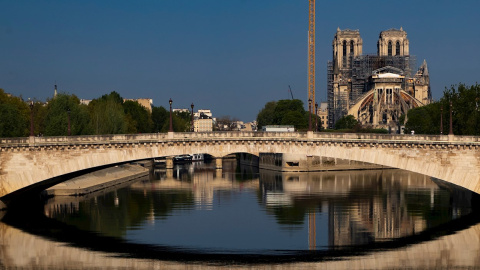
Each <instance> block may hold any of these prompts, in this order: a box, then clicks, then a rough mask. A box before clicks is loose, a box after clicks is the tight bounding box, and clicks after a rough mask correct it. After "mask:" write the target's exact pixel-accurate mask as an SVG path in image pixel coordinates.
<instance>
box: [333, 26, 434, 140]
mask: <svg viewBox="0 0 480 270" xmlns="http://www.w3.org/2000/svg"><path fill="white" fill-rule="evenodd" d="M362 45H363V40H362V38H361V37H360V32H359V30H349V29H347V30H340V29H337V32H336V34H335V37H334V39H333V43H332V46H333V59H332V61H329V62H328V65H327V81H328V83H327V92H328V127H329V128H333V127H334V126H335V122H336V121H337V120H338V119H340V118H341V117H343V116H345V115H348V114H351V115H353V116H355V118H356V119H357V120H358V121H359V122H360V123H361V124H362V125H366V126H371V127H373V128H386V129H390V130H395V131H398V130H399V118H400V117H401V116H402V115H406V113H407V111H408V110H410V109H412V108H415V107H419V106H424V105H427V104H429V103H430V102H431V101H432V97H431V91H430V77H429V73H428V68H427V63H426V61H423V63H422V65H421V66H420V68H419V70H418V71H417V72H416V73H415V74H413V72H412V69H413V68H414V65H415V57H414V56H413V55H410V51H409V40H408V38H407V33H406V32H405V31H404V30H403V29H402V28H400V29H399V30H398V29H390V30H387V31H382V32H381V33H380V35H379V40H378V42H377V55H363V54H362V50H363V48H362Z"/></svg>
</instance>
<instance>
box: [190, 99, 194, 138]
mask: <svg viewBox="0 0 480 270" xmlns="http://www.w3.org/2000/svg"><path fill="white" fill-rule="evenodd" d="M190 107H192V132H194V131H195V128H194V126H193V102H192V105H190Z"/></svg>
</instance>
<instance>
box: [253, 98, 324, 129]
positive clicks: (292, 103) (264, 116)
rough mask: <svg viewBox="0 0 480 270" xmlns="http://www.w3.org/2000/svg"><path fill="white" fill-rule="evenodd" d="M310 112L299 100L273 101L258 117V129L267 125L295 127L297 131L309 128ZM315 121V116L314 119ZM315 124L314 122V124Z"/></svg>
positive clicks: (266, 105)
mask: <svg viewBox="0 0 480 270" xmlns="http://www.w3.org/2000/svg"><path fill="white" fill-rule="evenodd" d="M308 118H309V112H307V111H305V109H304V108H303V102H302V101H301V100H299V99H293V100H290V99H285V100H279V101H278V102H275V101H271V102H268V103H267V104H265V107H264V108H263V109H262V110H261V111H260V112H259V113H258V115H257V123H258V127H262V126H266V125H293V126H295V128H296V129H306V128H307V127H308V120H309V119H308ZM312 119H313V121H315V120H314V119H315V116H313V117H312ZM312 123H314V122H312Z"/></svg>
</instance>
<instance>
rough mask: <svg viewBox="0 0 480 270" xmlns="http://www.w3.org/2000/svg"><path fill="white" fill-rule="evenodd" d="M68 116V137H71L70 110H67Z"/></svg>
mask: <svg viewBox="0 0 480 270" xmlns="http://www.w3.org/2000/svg"><path fill="white" fill-rule="evenodd" d="M67 115H68V136H70V135H71V131H70V108H67Z"/></svg>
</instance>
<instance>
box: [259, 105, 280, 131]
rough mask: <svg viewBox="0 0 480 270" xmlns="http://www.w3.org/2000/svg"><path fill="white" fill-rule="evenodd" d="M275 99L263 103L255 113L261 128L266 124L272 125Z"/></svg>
mask: <svg viewBox="0 0 480 270" xmlns="http://www.w3.org/2000/svg"><path fill="white" fill-rule="evenodd" d="M276 106H277V102H276V101H270V102H267V104H265V107H264V108H263V109H262V110H261V111H260V112H259V113H258V115H257V125H258V127H259V128H262V127H263V126H266V125H274V116H275V107H276Z"/></svg>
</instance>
